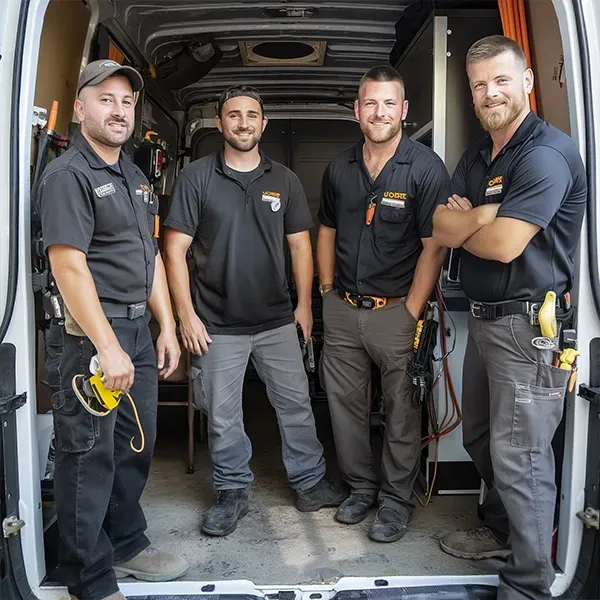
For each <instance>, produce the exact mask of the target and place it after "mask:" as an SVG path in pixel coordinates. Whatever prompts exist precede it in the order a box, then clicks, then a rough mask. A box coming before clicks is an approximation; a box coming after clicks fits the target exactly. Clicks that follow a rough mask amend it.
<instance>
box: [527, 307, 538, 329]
mask: <svg viewBox="0 0 600 600" xmlns="http://www.w3.org/2000/svg"><path fill="white" fill-rule="evenodd" d="M539 313H540V305H539V303H537V302H534V303H533V304H529V306H528V311H527V314H528V315H529V323H530V324H531V325H532V326H533V327H537V326H538V325H539V324H540V320H539V319H538V315H539Z"/></svg>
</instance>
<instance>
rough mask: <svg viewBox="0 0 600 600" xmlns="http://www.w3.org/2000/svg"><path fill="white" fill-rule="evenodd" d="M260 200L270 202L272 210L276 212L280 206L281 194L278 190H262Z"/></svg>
mask: <svg viewBox="0 0 600 600" xmlns="http://www.w3.org/2000/svg"><path fill="white" fill-rule="evenodd" d="M262 201H263V202H270V203H271V210H272V211H273V212H277V211H278V210H279V209H280V208H281V194H280V193H279V192H263V193H262Z"/></svg>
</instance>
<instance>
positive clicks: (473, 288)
mask: <svg viewBox="0 0 600 600" xmlns="http://www.w3.org/2000/svg"><path fill="white" fill-rule="evenodd" d="M491 151H492V140H491V138H490V137H487V138H485V139H484V140H483V141H482V142H480V143H479V144H476V145H475V146H473V147H472V148H470V149H469V150H467V151H466V152H465V153H464V154H463V156H462V158H461V160H460V162H459V164H458V166H457V167H456V172H455V173H454V176H453V178H452V191H453V193H456V194H459V195H460V196H465V197H467V198H468V199H469V200H470V201H471V203H472V204H473V206H479V205H481V204H486V203H501V206H500V208H499V210H498V215H497V216H498V217H511V218H514V219H519V220H521V221H527V222H529V223H533V224H535V225H539V226H540V227H541V228H542V229H541V230H540V231H539V232H538V233H537V234H536V235H535V236H534V237H533V239H532V240H531V242H530V243H529V244H528V245H527V246H526V248H525V250H524V251H523V253H522V254H521V255H520V256H519V257H517V258H516V259H515V260H513V261H512V262H510V263H508V264H504V263H501V262H499V261H494V260H485V259H482V258H478V257H477V256H474V255H472V254H470V253H469V252H467V251H466V250H464V249H463V250H462V252H461V267H460V280H461V284H462V288H463V290H464V292H465V294H466V295H467V296H468V297H469V298H470V299H472V300H478V301H480V302H501V301H504V300H526V301H527V300H529V301H534V302H537V301H541V300H543V299H544V297H545V295H546V292H547V291H548V290H553V291H555V292H556V293H557V294H558V295H562V294H564V293H565V292H567V291H570V290H571V289H572V287H573V277H574V261H575V251H576V248H577V244H578V242H579V235H580V231H581V223H582V221H583V215H584V212H585V204H586V197H587V184H586V175H585V168H584V165H583V161H582V160H581V156H580V155H579V151H578V150H577V146H576V145H575V143H574V142H573V140H572V139H571V138H570V137H569V136H567V135H566V134H564V133H563V132H562V131H560V130H558V129H556V128H555V127H553V126H552V125H550V124H549V123H547V122H545V121H542V120H541V119H540V118H539V117H537V115H536V114H535V113H534V112H530V113H529V115H528V116H527V117H526V119H525V120H524V121H523V123H522V124H521V125H520V127H519V129H518V130H517V131H516V133H515V135H514V136H513V137H512V139H511V140H510V142H508V144H507V145H506V146H505V147H504V148H503V149H502V150H501V151H500V153H499V154H498V155H497V156H496V158H495V159H494V160H491Z"/></svg>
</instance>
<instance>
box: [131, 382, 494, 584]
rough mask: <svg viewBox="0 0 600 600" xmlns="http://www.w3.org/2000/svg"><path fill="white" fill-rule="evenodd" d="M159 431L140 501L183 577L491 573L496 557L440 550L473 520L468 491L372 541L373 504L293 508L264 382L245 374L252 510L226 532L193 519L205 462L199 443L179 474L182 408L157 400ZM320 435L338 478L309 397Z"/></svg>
mask: <svg viewBox="0 0 600 600" xmlns="http://www.w3.org/2000/svg"><path fill="white" fill-rule="evenodd" d="M161 411H162V412H159V435H158V440H157V445H156V452H155V458H154V461H153V465H152V470H151V474H150V478H149V481H148V485H147V488H146V490H145V492H144V495H143V498H142V503H143V506H144V510H145V513H146V517H147V521H148V532H147V533H148V536H149V537H150V539H151V540H152V543H153V544H155V545H156V546H159V547H160V548H162V549H165V550H168V551H171V552H174V553H178V554H180V555H182V556H183V557H184V558H186V559H187V561H188V562H189V563H190V566H191V567H190V571H189V572H188V574H187V575H186V577H185V579H187V580H193V581H207V580H223V579H227V580H233V579H246V580H250V581H252V582H253V583H255V584H257V585H270V584H286V585H292V584H311V583H312V584H322V583H330V582H335V581H336V580H338V579H339V578H340V577H343V576H367V577H368V576H392V575H412V576H415V575H424V576H426V575H474V574H489V573H496V572H497V571H498V568H499V567H500V565H501V563H500V562H498V561H493V560H492V561H463V560H460V559H456V558H454V557H452V556H448V555H447V554H445V553H444V552H442V551H441V549H440V548H439V545H438V540H439V538H440V537H442V536H443V535H444V534H446V533H447V532H450V531H453V530H455V529H463V528H468V527H471V526H473V525H477V524H478V519H477V516H476V505H477V498H476V497H475V496H435V497H434V498H433V499H432V501H431V503H430V504H429V506H428V507H427V508H424V509H423V508H421V507H420V506H419V505H418V504H417V506H418V508H417V510H416V511H415V514H414V517H413V519H412V521H411V522H410V525H409V530H408V532H407V533H406V535H405V537H404V538H402V540H400V541H398V542H395V543H391V544H379V543H377V542H373V541H372V540H370V539H369V537H368V531H369V527H370V525H371V522H372V520H373V517H374V513H375V510H374V509H373V511H372V512H371V513H370V515H369V517H368V518H367V519H366V520H365V521H363V522H362V523H360V524H358V525H354V526H348V525H344V524H341V523H338V522H337V521H335V520H334V518H333V515H334V513H335V509H334V508H329V509H322V510H320V511H318V512H315V513H300V512H298V511H297V510H296V509H295V507H294V493H293V491H292V490H291V489H290V488H289V487H288V484H287V480H286V474H285V470H284V468H283V464H282V461H281V445H280V444H281V442H280V437H279V431H278V428H277V424H276V419H275V414H274V411H273V409H272V408H271V406H270V404H269V402H268V399H267V397H266V394H265V393H264V386H263V385H262V384H261V383H260V382H255V381H247V383H246V386H245V397H244V414H245V423H246V431H247V434H248V436H249V437H250V439H251V441H252V444H253V459H252V462H251V468H252V471H253V473H254V476H255V480H254V483H253V484H252V486H251V488H250V512H249V513H248V515H247V516H246V517H245V518H244V519H242V520H241V521H240V522H239V523H238V527H237V529H236V530H235V531H234V532H233V533H232V534H231V535H229V536H228V537H226V538H211V537H207V536H206V535H204V534H203V533H202V532H201V530H200V526H201V524H202V519H203V516H204V514H205V513H206V511H207V510H208V509H209V508H210V506H211V505H212V502H213V497H214V496H213V491H212V488H211V484H210V480H211V465H210V459H209V456H208V450H207V449H206V447H203V446H201V445H200V444H198V447H197V452H196V465H195V466H196V468H195V473H194V474H187V473H186V447H185V446H186V441H185V440H186V437H185V432H186V426H185V414H184V413H185V410H181V409H179V410H178V409H174V408H166V409H163V408H162V407H161ZM314 411H315V416H316V420H317V428H318V434H319V438H320V440H321V442H322V443H323V445H324V447H325V453H326V458H327V464H328V471H329V472H330V473H331V474H333V475H334V476H335V475H337V472H336V471H337V469H336V464H335V463H336V460H335V449H334V446H333V442H332V433H331V423H330V420H329V411H328V408H327V405H326V403H315V405H314Z"/></svg>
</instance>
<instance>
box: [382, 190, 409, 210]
mask: <svg viewBox="0 0 600 600" xmlns="http://www.w3.org/2000/svg"><path fill="white" fill-rule="evenodd" d="M407 200H408V198H407V196H406V192H391V191H386V192H383V198H382V199H381V204H382V205H383V206H391V207H392V208H398V209H399V208H406V201H407Z"/></svg>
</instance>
